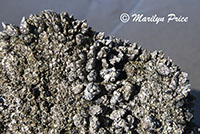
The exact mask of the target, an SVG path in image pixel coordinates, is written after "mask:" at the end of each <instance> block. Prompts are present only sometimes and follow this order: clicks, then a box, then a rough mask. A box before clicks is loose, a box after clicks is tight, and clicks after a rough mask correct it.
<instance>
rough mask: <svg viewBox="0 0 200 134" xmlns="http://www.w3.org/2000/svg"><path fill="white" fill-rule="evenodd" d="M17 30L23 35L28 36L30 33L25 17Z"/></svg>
mask: <svg viewBox="0 0 200 134" xmlns="http://www.w3.org/2000/svg"><path fill="white" fill-rule="evenodd" d="M19 29H20V32H21V33H23V34H28V33H29V32H30V28H29V24H28V23H27V22H26V18H25V17H22V20H21V23H20V27H19Z"/></svg>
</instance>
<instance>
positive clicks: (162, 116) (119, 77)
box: [0, 10, 198, 134]
mask: <svg viewBox="0 0 200 134" xmlns="http://www.w3.org/2000/svg"><path fill="white" fill-rule="evenodd" d="M3 28H4V30H3V31H1V32H0V133H2V134H5V133H27V134H37V133H44V134H58V133H60V134H64V133H70V134H77V133H80V134H87V133H91V134H123V133H126V134H135V133H139V134H154V133H159V134H184V133H185V134H189V133H196V134H197V133H198V132H197V129H196V127H195V125H192V118H193V114H192V111H191V104H192V96H191V95H190V84H189V80H188V76H187V73H185V72H183V71H182V70H181V68H180V67H179V66H177V65H175V64H174V63H173V62H172V60H171V59H169V58H165V56H164V54H163V52H162V51H154V52H149V51H147V50H145V49H143V48H142V47H141V46H138V45H137V44H136V43H130V42H128V41H126V40H120V39H118V38H116V37H111V36H105V35H104V33H103V32H96V31H94V30H93V29H92V28H91V27H88V25H87V23H86V22H85V21H79V20H77V19H74V17H73V16H69V15H68V13H66V12H64V13H60V14H57V13H55V12H53V11H49V10H45V11H42V12H41V13H40V14H39V15H30V17H29V18H28V19H25V17H23V18H22V21H21V23H20V26H19V27H17V26H14V25H11V24H5V23H3Z"/></svg>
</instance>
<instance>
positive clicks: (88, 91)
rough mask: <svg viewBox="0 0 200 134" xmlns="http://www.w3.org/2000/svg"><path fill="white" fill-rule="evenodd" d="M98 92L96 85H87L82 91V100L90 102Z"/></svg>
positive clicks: (99, 90)
mask: <svg viewBox="0 0 200 134" xmlns="http://www.w3.org/2000/svg"><path fill="white" fill-rule="evenodd" d="M100 92H101V89H100V87H99V86H98V85H97V84H96V83H89V84H88V85H87V87H86V88H85V90H84V98H85V99H86V100H89V101H91V100H92V99H93V98H94V97H95V96H96V95H97V94H99V93H100Z"/></svg>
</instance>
